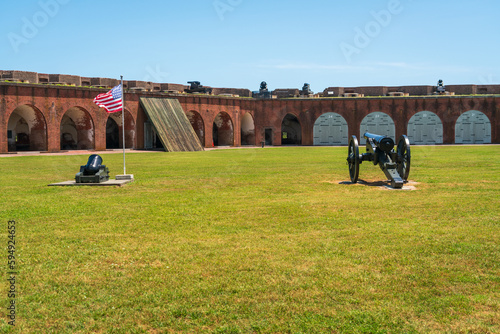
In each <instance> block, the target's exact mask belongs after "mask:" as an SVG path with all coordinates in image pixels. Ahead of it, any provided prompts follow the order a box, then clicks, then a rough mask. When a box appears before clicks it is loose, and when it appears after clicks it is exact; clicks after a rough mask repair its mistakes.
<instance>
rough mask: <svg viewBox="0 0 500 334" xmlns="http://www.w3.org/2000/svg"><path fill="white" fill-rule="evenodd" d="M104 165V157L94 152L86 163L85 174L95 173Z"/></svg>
mask: <svg viewBox="0 0 500 334" xmlns="http://www.w3.org/2000/svg"><path fill="white" fill-rule="evenodd" d="M101 165H102V158H101V156H99V155H97V154H92V155H91V156H90V157H89V160H88V161H87V164H86V165H85V169H84V174H85V175H94V174H95V173H97V172H98V171H99V168H100V167H101Z"/></svg>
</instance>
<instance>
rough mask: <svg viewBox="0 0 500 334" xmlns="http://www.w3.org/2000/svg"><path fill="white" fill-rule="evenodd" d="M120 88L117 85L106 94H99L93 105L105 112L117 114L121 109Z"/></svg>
mask: <svg viewBox="0 0 500 334" xmlns="http://www.w3.org/2000/svg"><path fill="white" fill-rule="evenodd" d="M122 92H123V91H122V86H121V85H118V86H116V87H114V88H113V89H111V90H110V91H109V92H107V93H103V94H99V95H97V96H96V98H95V99H94V103H95V104H97V105H98V106H99V107H101V108H104V109H106V111H107V112H109V113H112V112H118V111H122V109H123V99H122V96H123V94H122Z"/></svg>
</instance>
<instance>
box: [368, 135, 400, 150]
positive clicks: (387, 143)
mask: <svg viewBox="0 0 500 334" xmlns="http://www.w3.org/2000/svg"><path fill="white" fill-rule="evenodd" d="M363 136H364V137H365V139H367V140H368V139H371V140H372V141H373V143H374V144H375V145H377V147H378V148H379V149H381V150H382V151H384V152H391V151H392V149H393V148H394V145H395V144H394V140H392V138H390V137H387V136H382V135H376V134H373V133H370V132H365V134H364V135H363Z"/></svg>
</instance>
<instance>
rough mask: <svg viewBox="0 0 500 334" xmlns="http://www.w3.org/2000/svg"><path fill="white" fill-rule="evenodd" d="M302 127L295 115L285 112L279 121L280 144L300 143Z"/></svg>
mask: <svg viewBox="0 0 500 334" xmlns="http://www.w3.org/2000/svg"><path fill="white" fill-rule="evenodd" d="M301 144H302V128H301V126H300V123H299V120H298V119H297V117H296V116H295V115H292V114H287V115H286V116H285V118H283V121H282V122H281V145H301Z"/></svg>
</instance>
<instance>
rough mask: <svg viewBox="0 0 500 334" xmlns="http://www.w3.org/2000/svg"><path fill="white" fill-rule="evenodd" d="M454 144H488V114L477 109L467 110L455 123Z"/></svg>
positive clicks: (489, 131)
mask: <svg viewBox="0 0 500 334" xmlns="http://www.w3.org/2000/svg"><path fill="white" fill-rule="evenodd" d="M455 143H456V144H490V143H491V123H490V120H489V119H488V116H486V115H485V114H483V113H482V112H480V111H477V110H469V111H467V112H465V113H463V114H462V115H460V117H459V118H458V120H457V123H456V124H455Z"/></svg>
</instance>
